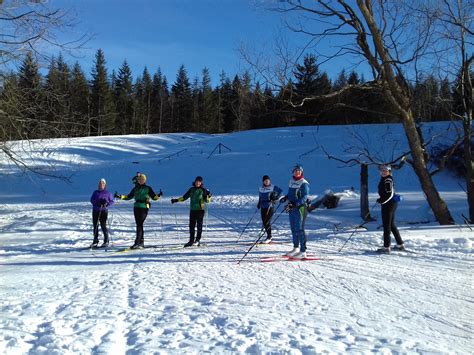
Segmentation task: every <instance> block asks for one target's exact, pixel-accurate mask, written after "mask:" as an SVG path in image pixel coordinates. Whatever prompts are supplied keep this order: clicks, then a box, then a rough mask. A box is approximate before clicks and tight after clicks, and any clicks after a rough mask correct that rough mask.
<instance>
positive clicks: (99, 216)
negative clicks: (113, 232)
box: [92, 211, 109, 243]
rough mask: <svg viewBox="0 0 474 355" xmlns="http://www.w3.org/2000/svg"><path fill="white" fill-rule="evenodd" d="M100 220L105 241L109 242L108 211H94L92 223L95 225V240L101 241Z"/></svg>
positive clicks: (96, 241) (95, 241)
mask: <svg viewBox="0 0 474 355" xmlns="http://www.w3.org/2000/svg"><path fill="white" fill-rule="evenodd" d="M99 222H100V227H101V229H102V233H103V234H104V243H108V242H109V231H108V230H107V211H92V224H93V225H94V242H93V243H98V242H99Z"/></svg>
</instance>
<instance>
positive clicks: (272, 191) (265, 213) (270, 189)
mask: <svg viewBox="0 0 474 355" xmlns="http://www.w3.org/2000/svg"><path fill="white" fill-rule="evenodd" d="M281 193H282V189H280V188H279V187H278V186H276V185H273V184H272V182H271V180H270V177H269V176H268V175H263V177H262V185H261V186H260V187H259V189H258V203H257V208H259V209H260V216H261V217H262V223H263V228H264V229H265V232H266V233H267V238H266V239H265V240H264V241H263V242H262V243H264V244H268V243H270V242H271V241H272V226H271V224H270V221H271V220H272V216H273V213H274V212H275V209H274V204H275V201H277V200H278V198H279V197H280V195H281Z"/></svg>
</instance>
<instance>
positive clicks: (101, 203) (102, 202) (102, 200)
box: [99, 198, 107, 207]
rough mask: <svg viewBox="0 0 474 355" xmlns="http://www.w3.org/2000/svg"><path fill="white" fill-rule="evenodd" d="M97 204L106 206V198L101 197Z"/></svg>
mask: <svg viewBox="0 0 474 355" xmlns="http://www.w3.org/2000/svg"><path fill="white" fill-rule="evenodd" d="M99 204H100V205H101V206H104V207H106V206H107V200H106V199H105V198H101V199H100V200H99Z"/></svg>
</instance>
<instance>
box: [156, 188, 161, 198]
mask: <svg viewBox="0 0 474 355" xmlns="http://www.w3.org/2000/svg"><path fill="white" fill-rule="evenodd" d="M156 196H158V197H161V196H163V191H161V189H160V192H158V194H157V195H156Z"/></svg>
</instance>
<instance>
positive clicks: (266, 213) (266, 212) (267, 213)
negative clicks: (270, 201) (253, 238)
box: [260, 206, 274, 238]
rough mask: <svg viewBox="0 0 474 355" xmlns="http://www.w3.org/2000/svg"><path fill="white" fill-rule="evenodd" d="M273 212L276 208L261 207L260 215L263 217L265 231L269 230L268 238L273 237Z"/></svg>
mask: <svg viewBox="0 0 474 355" xmlns="http://www.w3.org/2000/svg"><path fill="white" fill-rule="evenodd" d="M273 212H274V210H273V207H271V206H270V207H268V208H261V209H260V216H261V217H262V223H263V228H265V232H267V238H271V237H272V225H271V224H270V221H271V220H272V216H273Z"/></svg>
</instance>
